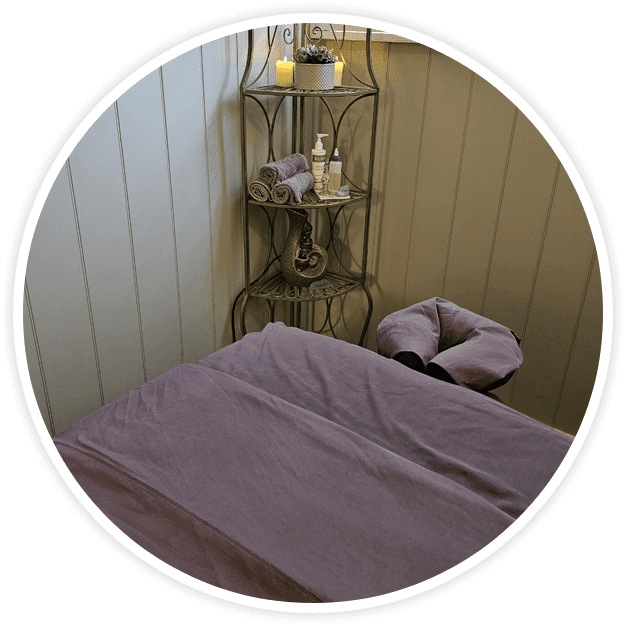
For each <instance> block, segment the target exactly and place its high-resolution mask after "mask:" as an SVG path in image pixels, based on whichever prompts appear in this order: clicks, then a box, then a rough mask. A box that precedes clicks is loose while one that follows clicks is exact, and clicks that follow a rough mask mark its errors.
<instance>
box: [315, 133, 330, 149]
mask: <svg viewBox="0 0 626 626" xmlns="http://www.w3.org/2000/svg"><path fill="white" fill-rule="evenodd" d="M322 137H328V133H326V134H325V135H324V134H322V133H317V143H316V144H315V149H316V150H323V149H324V144H323V143H322Z"/></svg>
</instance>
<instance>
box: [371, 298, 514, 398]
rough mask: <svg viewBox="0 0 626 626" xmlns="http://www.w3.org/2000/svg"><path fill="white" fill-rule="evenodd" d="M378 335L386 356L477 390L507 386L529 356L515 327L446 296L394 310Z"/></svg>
mask: <svg viewBox="0 0 626 626" xmlns="http://www.w3.org/2000/svg"><path fill="white" fill-rule="evenodd" d="M377 339H378V350H379V352H380V353H381V354H382V355H383V356H388V357H392V358H394V359H396V360H397V361H400V362H401V363H404V364H405V365H407V366H408V367H411V368H412V369H415V370H417V371H420V372H422V373H426V374H428V375H430V376H433V377H434V378H439V379H442V380H446V381H448V382H452V383H456V384H457V385H461V386H462V387H468V388H469V389H474V390H475V391H491V390H492V389H496V388H497V387H500V386H502V385H503V384H505V383H506V382H507V381H508V380H509V379H510V378H511V376H512V375H513V373H514V372H515V371H516V370H517V369H518V368H519V366H520V365H521V364H522V360H523V356H522V351H521V350H520V347H519V343H520V341H519V339H518V338H517V336H516V335H515V333H514V332H513V331H511V330H510V329H508V328H506V326H502V325H501V324H498V323H497V322H494V321H492V320H490V319H487V318H486V317H482V316H481V315H478V314H476V313H472V312H471V311H468V310H466V309H462V308H461V307H459V306H457V305H456V304H453V303H452V302H449V301H448V300H444V299H443V298H431V299H430V300H425V301H424V302H420V303H418V304H414V305H413V306H410V307H408V308H406V309H403V310H401V311H396V312H395V313H392V314H391V315H388V316H387V317H386V318H385V319H383V321H382V322H381V323H380V325H379V326H378V330H377Z"/></svg>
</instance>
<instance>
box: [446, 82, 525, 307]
mask: <svg viewBox="0 0 626 626" xmlns="http://www.w3.org/2000/svg"><path fill="white" fill-rule="evenodd" d="M514 123H515V107H514V106H513V104H512V103H511V102H510V101H509V100H508V99H507V98H505V97H504V96H503V95H502V94H501V93H500V92H499V91H498V90H497V89H495V88H494V87H493V86H492V85H490V84H489V83H488V82H487V81H486V80H484V79H483V78H481V77H480V76H474V84H473V90H472V99H471V107H470V111H469V119H468V124H467V132H466V137H465V146H464V153H463V163H462V167H461V169H460V177H459V183H458V194H457V196H456V204H455V207H454V221H453V224H452V232H451V236H450V243H449V246H448V250H447V261H446V263H447V265H446V267H445V271H444V276H443V281H444V282H443V285H442V288H441V293H442V294H443V297H444V298H446V299H448V300H451V301H452V302H456V303H457V304H458V305H459V306H462V307H464V308H467V309H469V310H471V311H477V312H480V311H481V310H482V308H483V292H484V288H485V284H486V280H487V274H488V271H489V263H490V255H491V247H492V242H493V237H494V233H495V232H497V224H498V217H499V213H500V209H501V197H502V193H503V189H504V181H505V179H506V177H505V174H506V169H507V162H508V156H509V152H510V148H511V140H512V137H513V130H514ZM477 207H480V210H477V209H476V208H477Z"/></svg>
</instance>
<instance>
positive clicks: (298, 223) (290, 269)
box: [280, 208, 328, 287]
mask: <svg viewBox="0 0 626 626" xmlns="http://www.w3.org/2000/svg"><path fill="white" fill-rule="evenodd" d="M286 210H287V215H288V216H289V233H288V234H287V241H286V242H285V247H284V248H283V252H282V254H281V257H280V269H281V271H282V273H283V276H284V277H285V280H286V281H287V282H288V283H289V284H290V285H294V286H295V287H308V286H309V285H310V284H311V283H312V282H314V281H316V280H319V279H320V278H323V276H324V274H326V266H327V264H328V255H327V254H326V250H324V248H322V247H321V246H317V245H315V244H314V243H313V240H312V239H311V232H312V231H313V228H312V227H311V224H309V220H308V219H307V218H308V216H309V214H308V213H307V211H306V210H305V209H292V208H286Z"/></svg>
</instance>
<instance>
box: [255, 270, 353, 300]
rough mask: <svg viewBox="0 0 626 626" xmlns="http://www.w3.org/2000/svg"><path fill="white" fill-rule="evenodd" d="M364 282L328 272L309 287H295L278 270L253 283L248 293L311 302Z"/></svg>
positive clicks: (346, 291)
mask: <svg viewBox="0 0 626 626" xmlns="http://www.w3.org/2000/svg"><path fill="white" fill-rule="evenodd" d="M362 284H363V282H362V281H361V280H360V279H359V278H353V277H352V276H342V275H341V274H335V273H333V272H327V273H326V275H325V276H324V278H322V279H321V280H318V281H315V282H314V283H311V285H310V286H308V287H294V286H293V285H290V284H289V283H288V282H287V281H286V280H285V278H284V276H283V275H282V273H281V272H277V273H275V274H272V275H271V276H269V277H268V278H266V279H264V280H263V281H262V282H260V283H258V284H256V285H252V286H251V287H250V291H249V292H248V295H249V296H252V297H255V298H265V299H267V300H281V301H286V302H309V301H313V300H327V299H328V298H334V297H336V296H340V295H342V294H344V293H348V292H349V291H352V290H353V289H356V288H357V287H360V286H361V285H362Z"/></svg>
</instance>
